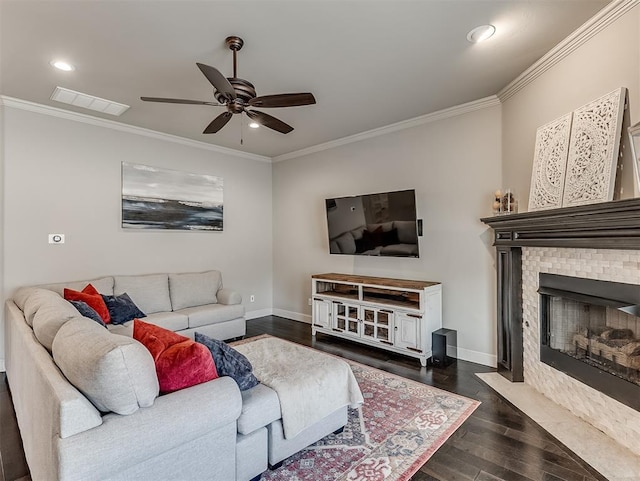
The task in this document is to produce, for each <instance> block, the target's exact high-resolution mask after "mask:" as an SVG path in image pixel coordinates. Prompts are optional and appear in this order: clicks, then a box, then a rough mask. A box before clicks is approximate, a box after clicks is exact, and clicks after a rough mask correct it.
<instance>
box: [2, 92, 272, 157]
mask: <svg viewBox="0 0 640 481" xmlns="http://www.w3.org/2000/svg"><path fill="white" fill-rule="evenodd" d="M1 105H3V106H6V107H12V108H16V109H20V110H26V111H29V112H35V113H38V114H44V115H49V116H51V117H58V118H62V119H66V120H73V121H74V122H81V123H83V124H89V125H96V126H98V127H105V128H107V129H112V130H118V131H120V132H127V133H130V134H135V135H141V136H143V137H150V138H152V139H159V140H165V141H167V142H173V143H175V144H180V145H186V146H188V147H195V148H198V149H202V150H209V151H212V152H217V153H220V154H225V155H231V156H234V157H242V158H244V159H249V160H256V161H258V162H269V163H271V157H267V156H264V155H257V154H250V153H248V152H241V151H240V150H234V149H228V148H226V147H220V146H219V145H213V144H208V143H206V142H200V141H199V140H193V139H187V138H186V137H179V136H177V135H171V134H165V133H163V132H158V131H155V130H151V129H145V128H143V127H136V126H134V125H128V124H123V123H121V122H115V121H113V120H109V119H102V118H100V117H94V116H92V115H87V114H81V113H78V112H73V111H71V110H64V109H60V108H57V107H51V106H49V105H42V104H37V103H35V102H29V101H27V100H22V99H16V98H13V97H7V96H6V95H0V106H1Z"/></svg>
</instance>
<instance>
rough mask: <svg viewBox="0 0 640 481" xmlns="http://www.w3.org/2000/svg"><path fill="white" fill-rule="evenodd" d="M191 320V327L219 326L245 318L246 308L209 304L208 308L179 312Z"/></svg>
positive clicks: (201, 307)
mask: <svg viewBox="0 0 640 481" xmlns="http://www.w3.org/2000/svg"><path fill="white" fill-rule="evenodd" d="M179 313H180V314H184V315H186V316H187V317H188V318H189V327H192V328H193V327H200V326H206V325H208V324H218V323H220V322H225V321H230V320H232V319H237V318H238V317H242V316H244V306H243V305H242V304H234V305H231V306H227V305H224V304H209V305H206V306H198V307H187V308H186V309H182V310H180V311H179Z"/></svg>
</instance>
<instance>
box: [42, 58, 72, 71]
mask: <svg viewBox="0 0 640 481" xmlns="http://www.w3.org/2000/svg"><path fill="white" fill-rule="evenodd" d="M49 63H50V64H51V65H53V66H54V67H55V68H57V69H58V70H64V71H65V72H71V71H72V70H75V69H76V68H75V67H74V66H73V65H71V64H70V63H69V62H65V61H64V60H52V61H51V62H49Z"/></svg>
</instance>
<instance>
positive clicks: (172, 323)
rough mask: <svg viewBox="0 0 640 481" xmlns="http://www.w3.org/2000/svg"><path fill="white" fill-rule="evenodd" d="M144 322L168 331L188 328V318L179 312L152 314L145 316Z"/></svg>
mask: <svg viewBox="0 0 640 481" xmlns="http://www.w3.org/2000/svg"><path fill="white" fill-rule="evenodd" d="M144 320H145V321H146V322H150V323H151V324H155V325H156V326H160V327H164V328H165V329H169V330H170V331H181V330H183V329H186V328H188V327H189V318H188V317H187V315H186V314H182V313H180V312H171V311H169V312H154V313H153V314H149V315H147V317H145V318H144Z"/></svg>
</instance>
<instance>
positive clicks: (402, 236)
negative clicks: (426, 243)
mask: <svg viewBox="0 0 640 481" xmlns="http://www.w3.org/2000/svg"><path fill="white" fill-rule="evenodd" d="M393 225H394V226H395V228H396V229H398V242H399V243H400V244H417V243H418V231H417V228H416V223H415V221H412V220H402V221H398V220H396V221H393Z"/></svg>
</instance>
